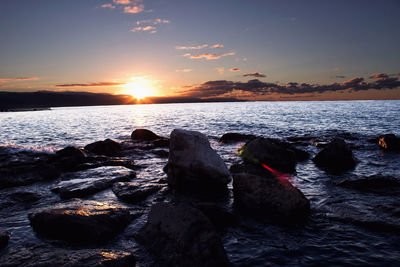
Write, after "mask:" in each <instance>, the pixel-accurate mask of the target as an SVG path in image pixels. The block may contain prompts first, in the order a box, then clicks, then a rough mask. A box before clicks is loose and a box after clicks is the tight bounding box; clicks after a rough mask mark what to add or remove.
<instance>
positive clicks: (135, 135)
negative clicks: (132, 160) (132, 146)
mask: <svg viewBox="0 0 400 267" xmlns="http://www.w3.org/2000/svg"><path fill="white" fill-rule="evenodd" d="M131 139H132V140H134V141H154V140H156V139H162V137H161V136H158V135H156V134H155V133H153V132H152V131H150V130H147V129H136V130H134V131H133V132H132V134H131Z"/></svg>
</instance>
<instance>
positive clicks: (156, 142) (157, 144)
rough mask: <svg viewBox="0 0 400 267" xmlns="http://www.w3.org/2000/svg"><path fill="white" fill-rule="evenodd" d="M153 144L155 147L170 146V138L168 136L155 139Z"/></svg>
mask: <svg viewBox="0 0 400 267" xmlns="http://www.w3.org/2000/svg"><path fill="white" fill-rule="evenodd" d="M153 145H154V147H155V148H158V147H169V139H168V138H159V139H156V140H154V142H153Z"/></svg>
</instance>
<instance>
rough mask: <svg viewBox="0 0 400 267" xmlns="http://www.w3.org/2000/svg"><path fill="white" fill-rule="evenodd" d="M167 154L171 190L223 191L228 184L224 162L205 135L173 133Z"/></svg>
mask: <svg viewBox="0 0 400 267" xmlns="http://www.w3.org/2000/svg"><path fill="white" fill-rule="evenodd" d="M169 150H170V152H169V158H168V164H167V166H166V168H165V171H166V172H167V175H168V184H169V185H170V186H175V187H178V188H191V189H194V188H198V189H199V190H209V191H214V190H220V189H225V188H226V185H227V184H228V183H229V182H230V181H231V175H230V173H229V170H228V169H227V167H226V165H225V163H224V161H223V160H222V159H221V157H220V156H219V155H218V154H217V153H216V152H215V151H214V150H213V149H212V148H211V146H210V143H209V142H208V140H207V137H206V136H205V135H204V134H201V133H199V132H195V131H187V130H182V129H175V130H173V131H172V132H171V137H170V148H169Z"/></svg>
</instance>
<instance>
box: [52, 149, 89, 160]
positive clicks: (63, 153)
mask: <svg viewBox="0 0 400 267" xmlns="http://www.w3.org/2000/svg"><path fill="white" fill-rule="evenodd" d="M56 156H57V157H58V158H74V159H83V158H85V153H84V152H83V151H82V150H81V149H79V148H76V147H73V146H67V147H65V148H63V149H61V150H59V151H57V152H56Z"/></svg>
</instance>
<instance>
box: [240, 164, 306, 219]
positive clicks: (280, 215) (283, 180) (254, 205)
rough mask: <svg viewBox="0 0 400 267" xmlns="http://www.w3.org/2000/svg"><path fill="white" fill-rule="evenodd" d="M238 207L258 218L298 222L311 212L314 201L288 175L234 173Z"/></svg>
mask: <svg viewBox="0 0 400 267" xmlns="http://www.w3.org/2000/svg"><path fill="white" fill-rule="evenodd" d="M233 196H234V205H235V208H238V209H239V210H240V211H243V212H245V213H250V214H253V215H255V216H257V217H267V218H271V219H277V220H280V221H286V222H291V221H297V220H301V219H303V218H305V217H306V216H307V215H308V214H309V212H310V201H309V200H308V199H307V198H306V197H305V196H304V195H303V193H302V192H301V191H300V190H299V189H297V188H296V187H294V186H293V185H292V184H291V183H290V181H289V180H288V177H287V176H273V175H271V174H270V175H268V176H266V175H264V176H260V175H255V174H251V173H244V172H238V173H235V174H233Z"/></svg>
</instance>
